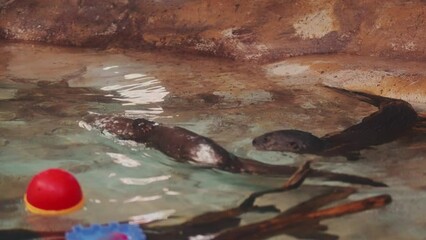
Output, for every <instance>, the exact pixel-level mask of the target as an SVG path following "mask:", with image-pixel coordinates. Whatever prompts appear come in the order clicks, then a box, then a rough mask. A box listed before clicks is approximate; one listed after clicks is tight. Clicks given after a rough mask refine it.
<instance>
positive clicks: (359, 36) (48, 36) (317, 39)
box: [0, 0, 426, 62]
mask: <svg viewBox="0 0 426 240" xmlns="http://www.w3.org/2000/svg"><path fill="white" fill-rule="evenodd" d="M0 10H1V15H0V39H1V38H3V39H11V40H26V41H37V42H43V43H51V44H59V45H68V46H80V47H97V48H98V47H101V48H102V47H103V48H108V47H124V48H137V49H151V48H166V49H171V50H176V51H184V52H195V53H199V54H207V55H213V56H220V57H227V58H232V59H238V60H246V61H262V62H270V61H274V60H281V59H284V58H288V57H292V56H300V55H309V54H324V53H341V52H347V53H353V54H361V55H374V56H377V55H378V56H386V57H398V58H405V59H415V60H424V59H426V42H425V41H423V39H425V38H426V31H423V29H424V28H425V25H426V21H425V20H426V15H425V14H423V12H424V11H425V10H426V5H425V4H424V1H421V0H414V1H398V0H390V1H386V3H385V4H384V3H382V2H378V1H374V0H366V1H362V2H359V1H354V0H349V1H338V0H320V1H302V0H297V1H278V0H262V1H256V2H244V1H239V0H191V1H190V0H182V1H171V2H170V1H155V0H151V1H136V0H102V1H101V0H93V1H75V0H73V1H65V0H58V1H55V4H50V3H49V4H47V3H46V2H45V1H43V0H22V1H2V2H0Z"/></svg>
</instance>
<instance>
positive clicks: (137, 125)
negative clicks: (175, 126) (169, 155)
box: [132, 118, 158, 141]
mask: <svg viewBox="0 0 426 240" xmlns="http://www.w3.org/2000/svg"><path fill="white" fill-rule="evenodd" d="M156 125H158V123H155V122H152V121H149V120H146V119H144V118H138V119H135V120H133V122H132V128H133V133H134V137H135V140H136V141H138V140H144V139H146V138H147V137H148V135H149V133H150V132H151V130H152V128H153V127H154V126H156Z"/></svg>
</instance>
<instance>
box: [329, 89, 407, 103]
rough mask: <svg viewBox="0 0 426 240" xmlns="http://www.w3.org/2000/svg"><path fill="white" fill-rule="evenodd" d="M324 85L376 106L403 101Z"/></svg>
mask: <svg viewBox="0 0 426 240" xmlns="http://www.w3.org/2000/svg"><path fill="white" fill-rule="evenodd" d="M324 87H325V88H328V89H331V90H333V91H335V92H338V93H340V94H342V95H345V96H348V97H353V98H356V99H358V100H360V101H363V102H366V103H369V104H371V105H373V106H376V107H380V105H381V104H382V103H384V102H390V101H402V100H399V99H393V98H387V97H382V96H377V95H373V94H368V93H363V92H358V91H349V90H346V89H342V88H336V87H331V86H324Z"/></svg>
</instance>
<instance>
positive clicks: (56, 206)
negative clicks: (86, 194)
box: [25, 168, 83, 214]
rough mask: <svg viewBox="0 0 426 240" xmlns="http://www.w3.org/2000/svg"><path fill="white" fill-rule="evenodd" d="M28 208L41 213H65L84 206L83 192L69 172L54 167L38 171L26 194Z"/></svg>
mask: <svg viewBox="0 0 426 240" xmlns="http://www.w3.org/2000/svg"><path fill="white" fill-rule="evenodd" d="M25 203H26V206H27V209H28V210H29V211H30V212H33V213H39V214H64V213H69V212H72V211H75V210H77V209H80V208H81V207H82V206H83V193H82V191H81V187H80V184H79V183H78V181H77V179H76V178H75V177H74V176H73V175H72V174H71V173H69V172H67V171H65V170H62V169H58V168H52V169H48V170H45V171H43V172H40V173H38V174H37V175H35V176H34V177H33V178H32V179H31V182H30V184H29V185H28V188H27V192H26V194H25Z"/></svg>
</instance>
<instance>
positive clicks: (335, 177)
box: [84, 115, 386, 187]
mask: <svg viewBox="0 0 426 240" xmlns="http://www.w3.org/2000/svg"><path fill="white" fill-rule="evenodd" d="M84 121H85V122H86V123H88V124H89V125H90V126H93V127H94V128H96V129H99V130H101V132H107V133H109V134H112V135H113V136H115V137H117V138H118V139H121V140H132V141H135V142H137V143H142V144H145V145H146V146H147V147H150V148H154V149H157V150H159V151H161V152H163V153H164V154H166V155H167V156H169V157H171V158H172V159H174V160H176V161H178V162H183V163H191V164H195V165H200V166H204V167H210V168H216V169H220V170H223V171H228V172H232V173H246V174H267V175H288V176H290V175H291V174H292V173H293V172H294V171H296V170H297V167H294V166H286V165H272V164H266V163H262V162H259V161H255V160H251V159H246V158H241V157H238V156H235V155H234V154H232V153H229V152H228V151H227V150H225V149H224V148H223V147H221V146H220V145H219V144H217V143H216V142H214V141H213V140H212V139H210V138H207V137H204V136H201V135H199V134H197V133H194V132H191V131H189V130H187V129H184V128H181V127H177V126H165V125H162V124H159V123H156V122H153V121H150V120H147V119H144V118H138V119H131V118H126V117H120V116H102V115H88V116H86V117H85V118H84ZM310 176H311V177H321V178H325V179H327V180H330V181H341V182H347V183H355V184H364V185H370V186H381V187H383V186H386V184H384V183H381V182H377V181H374V180H371V179H368V178H364V177H360V176H354V175H349V174H343V173H333V172H327V171H320V170H312V172H311V173H310Z"/></svg>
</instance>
